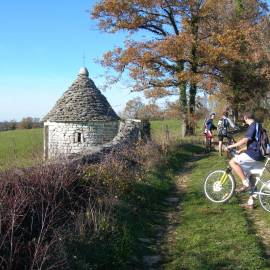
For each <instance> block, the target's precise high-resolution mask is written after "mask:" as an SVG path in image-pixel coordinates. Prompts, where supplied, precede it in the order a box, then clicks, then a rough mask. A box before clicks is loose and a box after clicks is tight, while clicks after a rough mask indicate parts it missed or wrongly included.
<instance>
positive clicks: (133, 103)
mask: <svg viewBox="0 0 270 270" xmlns="http://www.w3.org/2000/svg"><path fill="white" fill-rule="evenodd" d="M143 107H144V104H143V102H142V100H141V98H139V97H137V98H133V99H131V100H129V101H128V102H127V104H126V106H125V109H124V112H123V116H124V117H126V118H135V119H136V118H138V116H139V111H140V110H141V109H142V108H143Z"/></svg>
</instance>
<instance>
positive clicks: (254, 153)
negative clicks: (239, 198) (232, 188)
mask: <svg viewBox="0 0 270 270" xmlns="http://www.w3.org/2000/svg"><path fill="white" fill-rule="evenodd" d="M244 121H245V123H246V124H248V125H249V127H248V130H247V131H246V134H245V137H244V138H242V139H241V140H239V141H238V142H237V143H234V144H232V145H229V146H228V147H227V149H232V148H236V147H241V146H246V147H244V148H242V149H240V150H239V151H237V154H238V155H236V156H235V157H234V158H232V159H231V160H230V161H229V164H230V166H231V168H232V169H233V171H234V172H235V173H236V174H237V175H238V176H239V178H240V179H241V181H242V187H240V188H239V189H236V191H237V192H244V191H247V190H249V189H250V181H249V175H250V170H251V169H256V168H261V167H262V162H261V161H262V160H263V159H264V157H263V155H262V153H261V150H260V145H259V142H258V140H257V137H258V134H257V129H256V124H257V123H256V121H255V117H254V114H253V112H250V111H246V112H245V113H244ZM241 206H243V207H245V208H253V202H252V203H251V202H249V203H247V204H244V205H241Z"/></svg>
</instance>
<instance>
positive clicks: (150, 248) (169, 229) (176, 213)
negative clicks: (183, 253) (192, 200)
mask: <svg viewBox="0 0 270 270" xmlns="http://www.w3.org/2000/svg"><path fill="white" fill-rule="evenodd" d="M199 158H200V156H194V157H193V158H192V160H190V161H189V162H188V163H187V164H186V165H185V166H184V168H183V169H182V170H181V171H179V173H178V175H177V176H176V181H175V186H174V188H173V189H172V191H171V192H170V195H169V196H168V197H167V198H165V200H164V201H163V202H162V205H163V206H164V208H163V209H162V211H160V212H159V213H158V216H159V220H160V221H164V220H165V221H166V222H165V223H166V225H165V226H164V224H163V225H162V224H161V222H160V223H157V224H155V227H154V230H155V234H154V236H153V237H152V238H151V239H140V240H141V241H142V242H144V243H146V244H148V245H147V252H146V253H145V255H144V256H143V269H149V270H151V269H155V270H161V269H164V268H165V265H166V264H167V263H168V262H170V261H171V254H170V253H169V250H173V249H174V248H173V247H174V245H176V238H177V231H176V228H177V226H178V225H179V223H180V222H181V214H180V213H181V199H183V196H184V193H185V191H186V188H187V182H188V179H189V175H190V173H191V166H192V162H194V161H196V160H198V159H199ZM163 223H164V222H163ZM168 247H170V248H168Z"/></svg>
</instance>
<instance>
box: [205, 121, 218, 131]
mask: <svg viewBox="0 0 270 270" xmlns="http://www.w3.org/2000/svg"><path fill="white" fill-rule="evenodd" d="M206 128H207V129H208V130H210V131H211V130H213V129H215V128H216V127H215V126H214V124H213V119H208V120H207V122H206Z"/></svg>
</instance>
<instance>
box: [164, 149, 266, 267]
mask: <svg viewBox="0 0 270 270" xmlns="http://www.w3.org/2000/svg"><path fill="white" fill-rule="evenodd" d="M225 166H226V163H225V162H224V159H220V158H218V157H217V154H212V155H210V156H209V157H205V158H202V159H200V160H198V161H196V162H194V163H193V166H192V168H191V170H192V171H191V172H192V174H191V176H190V179H189V182H188V188H187V191H186V194H185V196H184V198H183V202H182V211H181V214H180V216H181V217H180V220H181V224H180V225H179V227H178V228H177V234H176V245H175V246H174V247H170V249H171V253H172V256H173V258H174V259H173V261H172V262H171V263H169V264H168V265H167V268H166V269H170V270H172V269H269V265H268V264H267V262H266V260H265V259H264V258H263V257H264V254H263V252H264V251H263V248H262V246H261V243H260V241H259V239H258V238H257V236H256V232H255V229H254V225H253V224H252V223H251V222H250V221H248V219H247V218H246V214H245V211H243V210H242V209H241V208H240V207H239V205H238V200H237V199H236V198H234V199H232V200H231V201H230V202H229V203H227V204H214V203H211V202H210V201H208V200H207V199H206V198H205V196H204V194H203V181H204V179H205V177H206V176H207V174H208V173H209V172H210V171H212V170H214V169H218V168H224V167H225Z"/></svg>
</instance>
